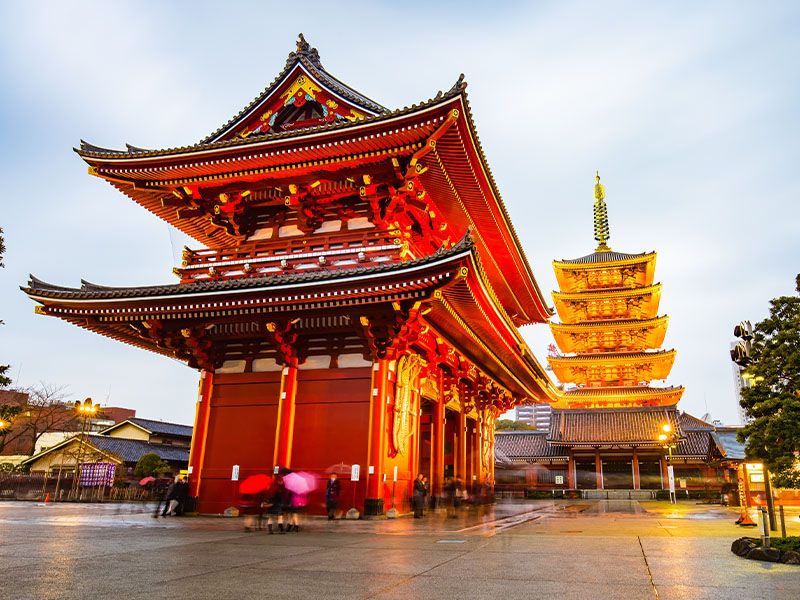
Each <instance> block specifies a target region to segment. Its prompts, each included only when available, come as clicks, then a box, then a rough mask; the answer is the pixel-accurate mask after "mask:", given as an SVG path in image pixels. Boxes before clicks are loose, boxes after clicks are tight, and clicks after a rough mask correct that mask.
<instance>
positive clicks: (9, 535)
mask: <svg viewBox="0 0 800 600" xmlns="http://www.w3.org/2000/svg"><path fill="white" fill-rule="evenodd" d="M736 516H737V514H736V512H735V511H733V510H731V509H726V508H722V507H719V506H707V505H696V504H693V503H685V504H684V503H681V504H678V505H677V506H671V505H670V504H668V503H664V502H636V501H613V500H611V501H608V500H598V501H559V502H552V501H529V502H511V501H505V502H500V503H498V504H497V505H495V507H493V508H490V509H481V510H479V509H470V510H465V511H462V512H460V513H459V515H458V517H457V518H455V519H446V518H445V515H444V513H428V515H426V517H425V519H422V520H415V519H411V518H400V519H396V520H375V521H335V522H329V521H327V520H325V519H318V518H307V519H305V521H304V522H303V523H302V525H301V531H300V532H299V533H291V534H283V535H280V534H275V535H268V534H267V533H266V532H253V533H246V532H244V531H243V525H244V523H243V520H242V519H223V518H212V517H185V518H167V519H160V518H159V519H153V518H152V517H151V512H150V507H147V506H142V505H118V504H102V505H99V504H83V505H70V504H61V505H48V506H44V505H37V504H33V503H21V502H3V503H0V573H2V580H0V599H3V600H5V599H15V600H16V599H19V600H22V599H36V600H40V599H41V600H48V599H56V598H58V599H61V598H114V599H115V600H123V599H129V598H131V599H134V598H135V599H139V598H142V599H143V598H178V597H180V598H210V599H213V600H226V599H233V598H236V599H239V598H250V597H252V598H268V599H289V598H292V599H294V598H363V599H366V598H375V599H394V598H397V599H400V598H402V599H403V600H409V599H411V598H424V599H437V598H447V599H451V598H457V599H460V600H464V599H472V598H476V599H483V598H565V599H570V598H581V599H583V598H586V599H595V598H604V599H615V598H624V599H625V600H637V599H639V598H642V599H649V600H652V599H655V600H667V599H679V598H681V599H684V598H685V599H692V600H695V599H703V598H714V599H726V598H736V599H737V600H738V599H741V598H751V597H757V598H768V599H776V600H777V599H791V600H797V599H798V598H800V568H798V567H793V566H788V565H778V564H772V563H760V562H756V561H748V560H744V559H741V558H738V557H736V556H734V555H733V554H732V553H731V552H730V543H731V542H732V541H733V540H734V539H735V538H737V537H740V536H741V535H756V534H755V532H753V531H752V530H749V531H746V532H743V530H741V529H739V528H738V527H736V526H735V525H734V524H733V521H734V520H735V519H736ZM788 528H789V533H790V534H794V535H800V519H799V518H798V511H797V510H794V511H790V512H789V525H788Z"/></svg>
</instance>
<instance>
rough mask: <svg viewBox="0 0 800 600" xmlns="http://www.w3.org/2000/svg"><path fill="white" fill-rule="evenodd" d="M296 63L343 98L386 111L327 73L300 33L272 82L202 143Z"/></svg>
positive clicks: (264, 94) (257, 100) (260, 97)
mask: <svg viewBox="0 0 800 600" xmlns="http://www.w3.org/2000/svg"><path fill="white" fill-rule="evenodd" d="M298 64H299V65H302V66H303V68H305V69H306V70H307V71H308V72H309V73H310V74H311V75H312V76H314V77H315V78H316V79H317V80H319V82H320V83H323V84H325V86H326V87H328V88H329V89H330V90H332V91H334V92H336V93H337V94H338V95H340V96H342V97H343V98H345V99H347V100H350V101H351V102H353V103H354V104H356V105H357V106H359V107H360V108H365V109H366V110H368V111H370V112H373V113H386V112H388V109H387V108H386V107H384V106H381V105H380V104H378V103H377V102H375V101H374V100H371V99H370V98H367V97H366V96H365V95H363V94H362V93H360V92H357V91H356V90H354V89H353V88H351V87H350V86H348V85H347V84H345V83H343V82H341V81H339V80H338V79H337V78H336V77H334V76H333V75H331V74H330V73H328V72H327V71H326V70H325V68H324V67H323V66H322V61H321V60H320V58H319V52H318V51H317V49H316V48H312V47H310V46H309V45H308V43H307V42H306V40H305V38H304V37H303V34H302V33H301V34H300V36H299V39H298V42H297V50H296V51H295V52H292V53H290V54H289V57H288V58H287V59H286V66H285V67H284V68H283V71H281V72H280V73H279V74H278V76H277V77H276V78H275V79H274V80H273V81H272V83H270V84H269V85H268V86H267V87H266V88H265V89H264V91H263V92H261V93H260V94H259V95H258V96H256V98H255V99H253V101H252V102H251V103H250V104H248V105H247V106H246V107H244V108H243V109H242V110H241V111H239V113H238V114H236V115H234V116H233V117H232V118H231V119H230V120H229V121H228V122H227V123H225V124H224V125H223V126H222V127H220V128H219V129H217V130H216V131H215V132H214V133H212V134H211V135H209V136H207V137H206V138H204V139H203V140H202V143H207V142H211V141H213V140H214V139H215V138H217V137H219V136H220V135H222V134H223V133H225V132H226V131H228V130H229V129H230V128H231V126H232V125H234V124H235V123H236V122H237V121H238V120H239V119H240V118H242V117H243V116H244V115H246V114H247V113H249V112H250V111H251V110H252V109H253V108H254V107H256V106H258V104H260V103H261V102H262V101H263V100H264V99H265V98H267V97H268V96H270V95H271V94H272V93H273V92H274V91H275V89H276V87H277V86H279V85H280V83H281V81H282V80H283V79H284V77H286V75H288V74H289V72H290V71H291V70H292V69H294V67H295V66H297V65H298Z"/></svg>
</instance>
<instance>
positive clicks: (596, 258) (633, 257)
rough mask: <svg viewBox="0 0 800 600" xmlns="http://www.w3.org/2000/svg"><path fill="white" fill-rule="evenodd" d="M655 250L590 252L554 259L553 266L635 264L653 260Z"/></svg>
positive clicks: (574, 269)
mask: <svg viewBox="0 0 800 600" xmlns="http://www.w3.org/2000/svg"><path fill="white" fill-rule="evenodd" d="M655 259H656V253H655V252H642V253H640V254H628V253H626V252H614V251H613V250H607V251H601V252H592V253H591V254H587V255H586V256H581V257H580V258H562V259H561V260H554V261H553V266H554V267H557V268H561V269H570V270H572V271H578V270H589V269H596V268H598V267H601V266H603V267H609V266H624V265H635V264H641V263H647V262H651V261H655Z"/></svg>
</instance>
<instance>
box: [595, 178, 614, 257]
mask: <svg viewBox="0 0 800 600" xmlns="http://www.w3.org/2000/svg"><path fill="white" fill-rule="evenodd" d="M605 198H606V188H605V186H604V185H603V184H602V183H600V171H597V175H596V176H595V184H594V239H595V240H596V241H597V244H598V245H597V248H596V249H595V252H608V251H609V250H611V248H609V247H608V245H607V244H606V242H607V241H608V238H610V237H611V233H610V230H609V227H608V211H607V209H606V203H605Z"/></svg>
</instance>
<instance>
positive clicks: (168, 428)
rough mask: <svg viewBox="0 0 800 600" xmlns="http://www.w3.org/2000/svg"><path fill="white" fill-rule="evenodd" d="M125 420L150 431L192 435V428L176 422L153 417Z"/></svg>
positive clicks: (183, 435) (182, 435)
mask: <svg viewBox="0 0 800 600" xmlns="http://www.w3.org/2000/svg"><path fill="white" fill-rule="evenodd" d="M126 420H127V421H129V422H131V423H135V424H136V425H139V426H140V427H144V428H145V429H147V431H149V432H151V433H157V434H162V435H174V436H180V437H186V438H190V437H192V429H193V428H192V427H191V426H189V425H180V424H178V423H166V422H164V421H154V420H153V419H140V418H139V417H133V418H130V419H126Z"/></svg>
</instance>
